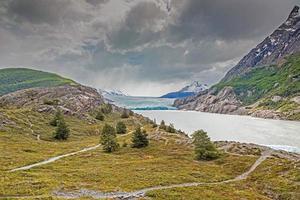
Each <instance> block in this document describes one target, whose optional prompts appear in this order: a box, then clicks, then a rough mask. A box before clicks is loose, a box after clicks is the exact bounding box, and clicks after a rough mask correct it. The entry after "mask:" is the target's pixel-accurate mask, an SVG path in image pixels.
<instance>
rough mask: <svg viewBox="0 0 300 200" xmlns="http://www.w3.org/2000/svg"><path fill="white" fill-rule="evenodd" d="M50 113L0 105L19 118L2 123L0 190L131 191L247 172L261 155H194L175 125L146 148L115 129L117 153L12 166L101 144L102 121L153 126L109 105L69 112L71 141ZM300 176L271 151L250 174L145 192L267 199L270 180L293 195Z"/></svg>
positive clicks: (0, 113)
mask: <svg viewBox="0 0 300 200" xmlns="http://www.w3.org/2000/svg"><path fill="white" fill-rule="evenodd" d="M52 117H53V115H48V114H42V113H37V112H34V111H32V110H30V109H26V108H23V109H14V108H8V109H2V110H0V121H1V120H3V119H6V120H10V121H14V122H15V124H14V125H6V126H4V127H3V126H2V127H0V163H1V165H0V197H1V196H2V197H4V196H23V195H24V196H35V195H45V197H49V199H52V198H54V199H55V197H52V192H53V191H54V190H58V189H62V190H66V191H74V190H79V189H82V188H84V189H91V190H96V191H103V192H105V191H133V190H137V189H143V188H145V187H151V186H157V185H169V184H177V183H186V182H216V181H222V180H227V179H232V178H234V177H236V176H237V175H240V174H242V173H243V172H245V171H247V170H248V169H249V168H250V166H251V165H252V164H253V163H254V161H255V160H256V159H257V156H237V155H230V154H224V155H223V156H222V157H221V158H220V159H217V160H215V161H209V162H208V161H195V160H194V157H195V155H194V152H193V149H192V148H191V147H189V146H185V145H178V144H177V142H176V141H178V140H179V139H180V138H181V137H183V136H182V135H177V134H170V133H162V136H163V137H164V138H166V139H168V142H166V141H165V140H157V139H156V140H150V145H149V146H148V147H147V148H144V149H133V148H131V147H130V142H131V137H132V134H131V133H129V134H126V135H119V136H118V142H119V143H120V144H121V146H122V144H123V143H124V142H126V143H128V144H129V145H128V146H127V147H121V148H120V149H119V150H118V151H117V152H114V153H112V154H108V153H104V152H103V151H102V150H101V148H99V149H96V150H93V151H89V152H85V153H81V154H78V155H75V156H71V157H67V158H63V159H61V160H58V161H56V162H53V163H49V164H47V165H42V166H39V167H36V168H32V169H30V170H27V171H17V172H13V173H12V172H8V171H9V170H11V169H14V168H17V167H20V166H24V165H28V164H32V163H36V162H39V161H42V160H45V159H47V158H50V157H53V156H57V155H61V154H65V153H70V152H73V151H77V150H79V149H82V148H84V147H88V146H94V145H96V144H98V143H99V138H100V136H99V134H100V131H99V130H100V129H101V127H102V126H103V125H104V123H109V124H111V125H115V124H116V123H117V122H118V121H120V120H121V121H123V122H124V123H125V124H126V125H127V126H128V131H129V132H130V131H132V130H133V129H134V128H135V126H136V125H137V124H139V123H141V124H142V125H143V127H144V128H145V129H146V130H147V132H148V133H149V134H150V135H152V134H154V132H155V130H154V128H152V126H151V124H148V123H146V122H145V121H144V120H143V118H141V117H137V116H131V117H130V118H128V119H122V118H121V115H120V113H111V114H106V115H105V121H104V122H101V121H98V122H96V123H90V122H88V121H85V120H80V119H78V118H76V117H71V116H69V117H67V116H65V120H66V123H67V124H68V125H69V127H70V129H71V135H70V138H69V139H68V140H67V141H63V142H59V141H56V140H53V139H52V133H53V131H54V128H53V127H51V126H50V125H49V124H48V122H49V120H50V119H51V118H52ZM27 120H30V122H31V123H32V124H33V126H32V130H33V131H34V133H35V134H36V133H38V134H40V135H41V140H40V141H37V140H36V137H35V136H34V135H33V134H32V132H31V129H30V128H29V123H28V121H27ZM299 178H300V175H299V172H298V171H297V168H296V167H295V164H294V163H291V162H290V161H286V160H283V159H268V161H267V162H266V163H263V165H262V166H260V167H259V168H258V170H257V171H255V173H254V174H253V175H251V178H250V179H249V180H247V181H241V182H239V183H231V184H221V185H211V186H198V187H190V188H181V189H179V188H176V189H172V190H161V191H153V192H150V193H149V194H148V195H149V196H150V197H151V198H152V199H243V198H245V199H268V198H267V196H268V194H267V193H265V192H264V190H265V188H269V187H270V188H273V189H272V191H273V192H276V194H279V195H282V196H286V195H292V196H289V197H292V198H291V199H293V198H294V196H295V194H294V193H295V191H297V187H298V186H297V182H299ZM293 195H294V196H293ZM8 199H9V198H8ZM28 199H30V198H28ZM294 199H296V198H294Z"/></svg>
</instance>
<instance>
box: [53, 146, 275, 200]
mask: <svg viewBox="0 0 300 200" xmlns="http://www.w3.org/2000/svg"><path fill="white" fill-rule="evenodd" d="M270 155H271V151H265V152H263V154H262V155H261V156H260V157H259V158H258V159H257V160H256V161H255V163H254V164H253V165H252V166H251V167H250V169H249V170H248V171H246V172H244V173H243V174H241V175H239V176H237V177H235V178H233V179H229V180H225V181H220V182H212V183H206V182H195V183H182V184H174V185H168V186H154V187H149V188H144V189H141V190H137V191H133V192H108V193H104V192H97V191H93V190H86V189H81V190H79V191H76V192H63V191H55V192H54V193H53V194H54V195H55V196H57V197H61V198H69V199H73V198H80V197H92V198H94V199H114V198H119V199H134V198H138V197H143V196H145V195H146V193H147V192H150V191H155V190H164V189H172V188H182V187H192V186H199V185H217V184H223V183H230V182H236V181H240V180H244V179H247V177H248V176H249V175H250V174H251V173H252V172H253V171H254V170H255V169H256V168H257V167H258V166H259V165H260V164H261V163H262V162H263V161H264V160H266V159H267V158H268V157H269V156H270Z"/></svg>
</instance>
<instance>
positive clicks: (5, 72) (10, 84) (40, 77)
mask: <svg viewBox="0 0 300 200" xmlns="http://www.w3.org/2000/svg"><path fill="white" fill-rule="evenodd" d="M67 84H70V85H73V84H77V83H75V82H74V81H73V80H70V79H66V78H63V77H61V76H59V75H57V74H53V73H48V72H43V71H37V70H33V69H26V68H7V69H0V95H4V94H7V93H10V92H14V91H17V90H22V89H27V88H35V87H53V86H60V85H67Z"/></svg>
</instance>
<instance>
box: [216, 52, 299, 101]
mask: <svg viewBox="0 0 300 200" xmlns="http://www.w3.org/2000/svg"><path fill="white" fill-rule="evenodd" d="M299 79H300V56H291V57H289V58H288V60H287V61H286V63H284V64H283V65H282V66H269V67H262V68H256V69H253V70H252V71H250V72H249V73H247V74H245V75H243V76H241V77H237V78H234V79H232V80H230V81H227V82H220V83H218V84H217V85H215V86H213V87H215V88H216V89H217V91H220V90H221V89H222V88H224V87H225V86H231V87H233V89H234V91H235V93H236V94H237V95H238V97H239V99H240V100H241V101H242V102H243V103H244V104H245V105H249V104H252V103H254V102H256V101H257V100H259V99H261V98H264V97H268V96H269V97H270V96H274V95H279V96H283V97H290V96H294V95H296V94H299V93H300V81H299ZM276 85H277V86H276Z"/></svg>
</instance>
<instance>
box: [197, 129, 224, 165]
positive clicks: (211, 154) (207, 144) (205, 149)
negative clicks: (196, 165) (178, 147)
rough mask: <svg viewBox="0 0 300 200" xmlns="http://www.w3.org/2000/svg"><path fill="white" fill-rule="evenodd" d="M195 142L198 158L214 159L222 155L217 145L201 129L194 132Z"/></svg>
mask: <svg viewBox="0 0 300 200" xmlns="http://www.w3.org/2000/svg"><path fill="white" fill-rule="evenodd" d="M193 144H194V145H195V154H196V159H197V160H213V159H216V158H218V157H219V156H220V154H219V152H218V150H217V149H216V147H215V145H214V144H213V143H212V142H211V141H210V138H209V137H208V136H207V133H206V132H205V131H203V130H199V131H196V132H194V133H193Z"/></svg>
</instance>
